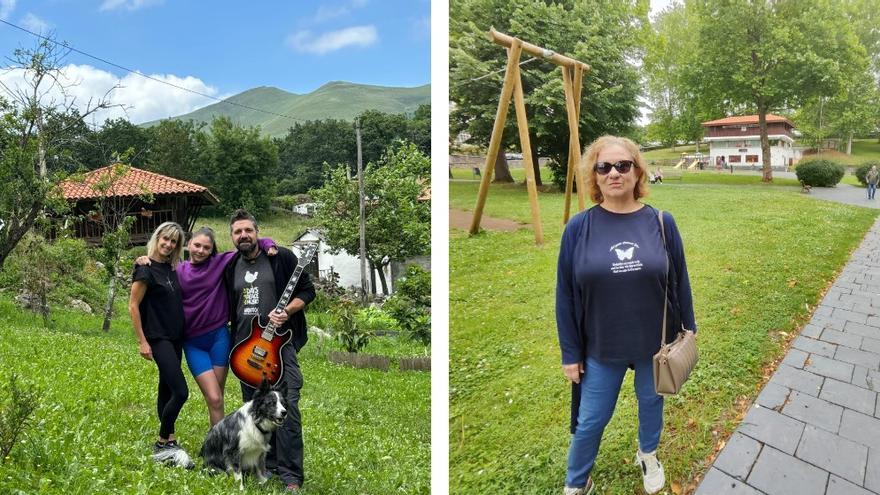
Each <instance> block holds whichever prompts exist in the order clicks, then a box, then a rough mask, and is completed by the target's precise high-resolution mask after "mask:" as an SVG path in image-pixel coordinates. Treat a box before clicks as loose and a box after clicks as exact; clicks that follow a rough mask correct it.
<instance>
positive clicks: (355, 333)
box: [333, 299, 372, 352]
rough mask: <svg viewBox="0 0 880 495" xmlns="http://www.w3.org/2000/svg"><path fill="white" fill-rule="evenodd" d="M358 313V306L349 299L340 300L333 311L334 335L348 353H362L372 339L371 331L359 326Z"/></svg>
mask: <svg viewBox="0 0 880 495" xmlns="http://www.w3.org/2000/svg"><path fill="white" fill-rule="evenodd" d="M357 313H358V307H357V304H355V302H354V301H351V300H349V299H340V300H339V301H338V302H337V304H336V307H335V308H334V309H333V333H334V334H335V335H336V338H337V339H338V340H339V343H341V344H342V345H343V347H345V350H347V351H348V352H358V351H360V350H361V349H363V348H364V347H366V346H367V344H368V343H369V342H370V337H372V333H371V332H370V331H369V329H367V328H364V327H361V326H360V325H359V324H358V320H357Z"/></svg>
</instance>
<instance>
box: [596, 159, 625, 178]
mask: <svg viewBox="0 0 880 495" xmlns="http://www.w3.org/2000/svg"><path fill="white" fill-rule="evenodd" d="M633 165H635V163H634V162H633V161H632V160H620V161H619V162H617V163H608V162H599V163H597V164H595V165H593V170H595V171H596V173H597V174H599V175H607V174H608V172H611V167H614V168H616V169H617V171H618V172H619V173H621V174H625V173H627V172H629V171H630V169H631V168H633Z"/></svg>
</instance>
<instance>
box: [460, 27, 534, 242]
mask: <svg viewBox="0 0 880 495" xmlns="http://www.w3.org/2000/svg"><path fill="white" fill-rule="evenodd" d="M521 53H522V42H521V41H520V40H516V39H515V40H514V42H513V43H512V44H511V45H510V48H509V49H508V50H507V71H506V72H505V73H504V85H503V86H501V99H500V100H499V101H498V111H497V112H496V113H495V126H494V127H492V137H491V139H490V140H489V150H488V152H487V153H486V164H485V167H484V170H483V180H482V182H480V192H479V193H478V195H477V204H476V206H475V207H474V216H473V218H472V219H471V228H470V233H471V234H476V233H477V232H479V231H480V219H481V218H482V217H483V207H484V206H485V205H486V196H487V195H488V194H489V182H491V181H492V173H493V172H494V171H495V159H496V157H497V156H498V150H499V149H500V148H501V138H502V137H503V135H504V123H505V121H506V120H507V108H508V105H510V96H511V94H512V93H513V87H514V86H515V82H514V80H513V76H514V74H516V73H517V72H516V68H517V67H518V65H519V57H520V54H521Z"/></svg>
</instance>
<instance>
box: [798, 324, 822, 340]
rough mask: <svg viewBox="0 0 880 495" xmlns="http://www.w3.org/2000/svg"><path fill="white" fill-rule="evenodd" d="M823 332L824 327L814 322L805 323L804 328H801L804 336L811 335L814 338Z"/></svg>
mask: <svg viewBox="0 0 880 495" xmlns="http://www.w3.org/2000/svg"><path fill="white" fill-rule="evenodd" d="M821 334H822V327H820V326H819V325H814V324H812V323H807V324H806V325H804V328H803V329H801V335H803V336H804V337H810V338H813V339H818V338H819V335H821Z"/></svg>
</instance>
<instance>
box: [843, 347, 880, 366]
mask: <svg viewBox="0 0 880 495" xmlns="http://www.w3.org/2000/svg"><path fill="white" fill-rule="evenodd" d="M834 359H836V360H838V361H844V362H847V363H852V364H857V365H859V366H864V367H865V368H868V369H869V370H876V369H878V368H880V355H877V354H874V353H873V352H867V351H860V350H857V349H850V348H849V347H844V346H840V347H838V348H837V352H836V353H835V354H834Z"/></svg>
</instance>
